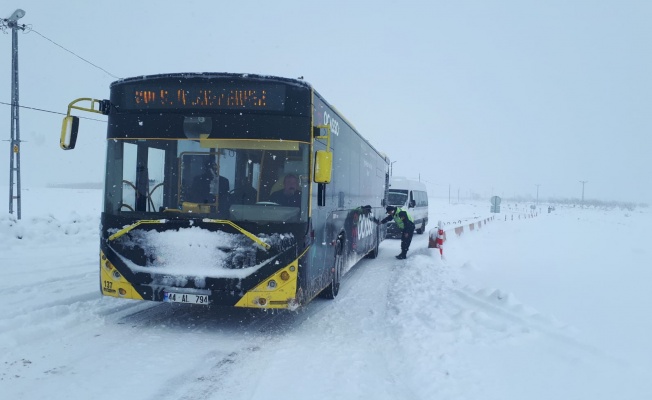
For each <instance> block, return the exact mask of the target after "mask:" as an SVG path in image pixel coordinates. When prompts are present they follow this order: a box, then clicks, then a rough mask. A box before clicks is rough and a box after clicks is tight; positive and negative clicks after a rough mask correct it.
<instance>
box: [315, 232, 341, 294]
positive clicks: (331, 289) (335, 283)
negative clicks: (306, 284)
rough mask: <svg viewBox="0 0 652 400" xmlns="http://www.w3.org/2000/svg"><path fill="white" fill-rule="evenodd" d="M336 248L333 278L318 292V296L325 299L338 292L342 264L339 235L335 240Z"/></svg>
mask: <svg viewBox="0 0 652 400" xmlns="http://www.w3.org/2000/svg"><path fill="white" fill-rule="evenodd" d="M336 246H337V250H336V252H335V260H334V261H333V269H334V271H333V280H332V281H331V283H330V285H328V286H327V287H326V289H324V290H322V291H321V293H319V297H323V298H325V299H331V300H332V299H334V298H335V297H337V294H338V293H339V292H340V279H341V278H342V267H343V266H344V254H342V240H341V237H340V238H339V239H338V240H337V244H336Z"/></svg>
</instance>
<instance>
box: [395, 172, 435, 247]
mask: <svg viewBox="0 0 652 400" xmlns="http://www.w3.org/2000/svg"><path fill="white" fill-rule="evenodd" d="M387 205H390V206H396V207H401V208H402V209H403V210H406V211H407V212H408V214H410V216H411V217H412V219H413V220H414V226H415V227H416V232H417V233H419V234H421V233H423V232H425V231H426V225H427V224H428V191H427V190H426V185H425V184H424V183H423V182H419V181H413V180H410V179H407V178H402V177H398V176H397V177H394V176H392V177H391V178H390V180H389V196H388V198H387ZM398 235H399V231H398V228H397V227H396V224H394V222H393V221H390V222H389V223H388V224H387V236H388V237H390V236H391V237H395V236H398Z"/></svg>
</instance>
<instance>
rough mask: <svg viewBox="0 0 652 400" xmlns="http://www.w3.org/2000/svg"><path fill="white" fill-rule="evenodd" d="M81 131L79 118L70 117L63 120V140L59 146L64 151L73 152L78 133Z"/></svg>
mask: <svg viewBox="0 0 652 400" xmlns="http://www.w3.org/2000/svg"><path fill="white" fill-rule="evenodd" d="M78 131H79V117H75V116H72V115H69V116H67V117H64V118H63V125H62V126H61V140H60V141H59V145H60V146H61V148H62V149H64V150H72V149H74V148H75V143H77V132H78Z"/></svg>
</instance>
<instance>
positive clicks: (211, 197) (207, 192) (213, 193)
mask: <svg viewBox="0 0 652 400" xmlns="http://www.w3.org/2000/svg"><path fill="white" fill-rule="evenodd" d="M216 166H217V165H216V164H215V162H214V161H212V160H211V161H209V162H206V163H204V164H203V165H202V172H201V174H199V175H197V176H196V177H195V178H194V179H193V180H192V185H191V190H190V193H188V194H187V195H186V200H187V201H191V202H194V203H199V204H211V205H214V204H215V203H216V202H217V204H218V208H219V210H228V204H227V203H228V194H229V180H228V179H227V178H225V177H223V176H220V175H218V174H217V168H216Z"/></svg>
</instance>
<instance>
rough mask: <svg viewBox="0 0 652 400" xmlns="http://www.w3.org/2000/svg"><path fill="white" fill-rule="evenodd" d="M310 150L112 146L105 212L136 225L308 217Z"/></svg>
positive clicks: (259, 143) (283, 145) (191, 142)
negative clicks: (127, 218) (133, 220)
mask: <svg viewBox="0 0 652 400" xmlns="http://www.w3.org/2000/svg"><path fill="white" fill-rule="evenodd" d="M309 154H310V146H309V144H307V143H302V142H298V141H280V140H263V139H246V140H245V139H208V138H201V137H200V138H193V139H176V138H175V139H167V140H161V139H119V140H118V139H110V140H109V141H108V152H107V155H108V157H107V165H106V190H105V203H104V211H105V212H106V213H108V214H114V215H123V216H125V215H129V214H132V215H134V217H136V218H148V219H149V218H152V217H153V216H152V215H138V214H154V213H161V215H160V216H157V217H156V218H165V217H168V216H169V217H171V216H172V215H171V213H174V217H180V216H184V215H185V216H188V217H196V216H197V214H200V215H201V216H202V217H204V218H215V219H228V220H231V221H251V222H258V223H268V222H283V223H285V222H301V221H307V218H308V198H309V195H310V194H309V172H308V168H309Z"/></svg>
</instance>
